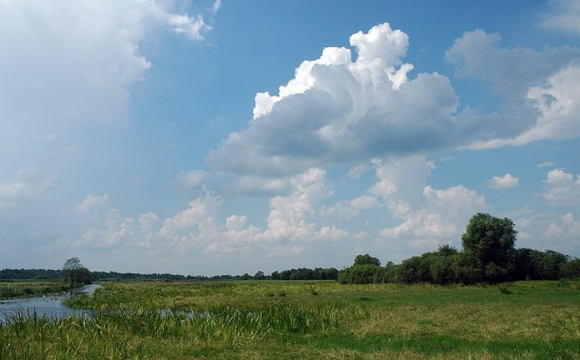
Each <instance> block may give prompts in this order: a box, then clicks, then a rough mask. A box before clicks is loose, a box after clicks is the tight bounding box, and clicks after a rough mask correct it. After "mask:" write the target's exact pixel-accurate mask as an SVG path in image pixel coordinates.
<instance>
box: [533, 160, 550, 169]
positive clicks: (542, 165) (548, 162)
mask: <svg viewBox="0 0 580 360" xmlns="http://www.w3.org/2000/svg"><path fill="white" fill-rule="evenodd" d="M536 166H537V167H539V168H543V167H550V166H554V163H553V162H552V161H546V162H543V163H539V164H537V165H536Z"/></svg>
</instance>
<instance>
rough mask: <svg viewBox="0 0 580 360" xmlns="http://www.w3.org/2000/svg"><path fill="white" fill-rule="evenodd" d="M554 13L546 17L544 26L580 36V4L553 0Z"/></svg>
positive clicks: (573, 1) (571, 1)
mask: <svg viewBox="0 0 580 360" xmlns="http://www.w3.org/2000/svg"><path fill="white" fill-rule="evenodd" d="M549 5H550V6H551V7H552V13H551V14H549V15H548V16H546V18H545V19H544V21H543V22H542V25H543V26H544V27H546V28H551V29H556V30H561V31H566V32H569V33H571V34H573V35H580V3H578V1H576V0H551V1H550V2H549Z"/></svg>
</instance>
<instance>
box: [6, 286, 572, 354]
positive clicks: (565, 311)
mask: <svg viewBox="0 0 580 360" xmlns="http://www.w3.org/2000/svg"><path fill="white" fill-rule="evenodd" d="M103 285H104V286H103V288H101V289H99V290H98V291H97V292H96V294H95V296H94V297H92V298H84V297H77V298H74V299H72V300H70V301H69V302H68V305H69V306H71V307H77V308H84V309H89V310H87V312H86V313H85V315H83V316H76V317H70V318H66V319H56V318H41V317H37V316H35V315H34V314H33V313H28V314H27V313H22V314H20V315H17V316H12V317H10V318H9V319H8V320H7V321H6V322H5V323H3V324H2V325H1V327H0V359H1V360H3V359H191V358H199V359H203V358H216V359H470V358H471V359H578V358H580V355H578V354H580V282H578V281H528V282H513V283H502V284H499V285H493V286H492V285H479V286H476V285H471V286H460V285H452V286H446V287H444V286H437V285H428V284H418V285H417V284H415V285H403V284H367V285H352V284H351V285H341V284H339V283H338V282H336V281H317V282H301V281H235V282H232V281H230V282H207V283H187V282H127V283H124V282H109V283H103Z"/></svg>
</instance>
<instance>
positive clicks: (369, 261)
mask: <svg viewBox="0 0 580 360" xmlns="http://www.w3.org/2000/svg"><path fill="white" fill-rule="evenodd" d="M354 265H375V266H381V261H380V260H379V259H377V258H376V257H372V256H370V255H369V254H366V255H358V256H357V257H355V258H354Z"/></svg>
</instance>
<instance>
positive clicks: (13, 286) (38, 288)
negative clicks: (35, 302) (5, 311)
mask: <svg viewBox="0 0 580 360" xmlns="http://www.w3.org/2000/svg"><path fill="white" fill-rule="evenodd" d="M69 290H70V287H69V286H68V285H66V284H65V283H63V282H62V281H46V280H42V281H10V282H6V281H4V282H0V301H2V300H8V299H19V298H31V297H40V296H54V295H58V294H66V293H67V292H68V291H69Z"/></svg>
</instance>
